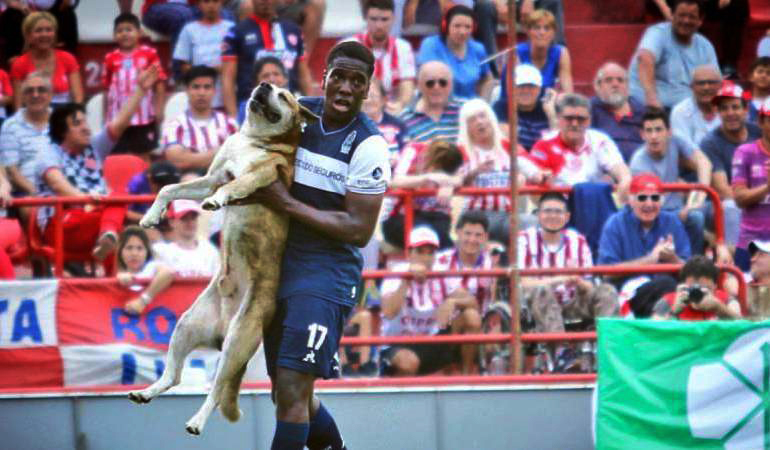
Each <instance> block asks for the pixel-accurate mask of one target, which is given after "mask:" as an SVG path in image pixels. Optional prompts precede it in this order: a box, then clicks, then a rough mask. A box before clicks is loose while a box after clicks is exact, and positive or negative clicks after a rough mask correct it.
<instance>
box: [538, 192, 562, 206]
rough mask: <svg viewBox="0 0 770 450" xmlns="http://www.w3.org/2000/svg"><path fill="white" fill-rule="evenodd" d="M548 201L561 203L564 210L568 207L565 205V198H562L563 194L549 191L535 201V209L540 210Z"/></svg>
mask: <svg viewBox="0 0 770 450" xmlns="http://www.w3.org/2000/svg"><path fill="white" fill-rule="evenodd" d="M550 200H555V201H557V202H561V203H562V204H563V205H564V207H565V208H567V207H568V206H569V204H568V203H567V198H566V197H565V196H564V194H562V193H560V192H554V191H550V192H546V193H545V194H543V195H541V196H540V199H539V200H538V201H537V208H538V209H540V207H542V206H543V203H545V202H547V201H550Z"/></svg>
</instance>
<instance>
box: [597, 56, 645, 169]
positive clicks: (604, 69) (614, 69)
mask: <svg viewBox="0 0 770 450" xmlns="http://www.w3.org/2000/svg"><path fill="white" fill-rule="evenodd" d="M594 92H596V97H593V98H591V127H592V128H595V129H597V130H600V131H603V132H605V133H607V135H608V136H609V137H611V138H612V140H613V141H614V142H615V144H616V145H617V146H618V150H620V153H621V154H622V155H623V160H624V161H625V162H626V163H628V162H629V161H631V156H632V155H633V154H634V151H636V149H637V148H639V146H641V145H642V144H643V143H644V141H643V140H642V135H641V130H642V114H644V105H642V104H641V103H640V102H639V101H637V100H636V99H635V98H633V97H629V95H628V72H626V69H624V68H623V67H621V66H620V65H619V64H618V63H614V62H608V63H604V64H603V65H602V66H601V67H599V70H598V71H597V72H596V77H595V78H594Z"/></svg>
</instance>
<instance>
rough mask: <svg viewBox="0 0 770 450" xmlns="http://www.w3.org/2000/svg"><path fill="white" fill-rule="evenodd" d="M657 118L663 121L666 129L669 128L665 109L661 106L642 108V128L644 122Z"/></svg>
mask: <svg viewBox="0 0 770 450" xmlns="http://www.w3.org/2000/svg"><path fill="white" fill-rule="evenodd" d="M658 119H660V120H662V121H663V124H664V125H665V126H666V129H668V128H670V126H669V121H668V114H666V111H665V110H664V109H663V108H658V107H655V106H649V107H647V109H645V110H644V114H642V128H644V123H645V122H651V121H653V120H658Z"/></svg>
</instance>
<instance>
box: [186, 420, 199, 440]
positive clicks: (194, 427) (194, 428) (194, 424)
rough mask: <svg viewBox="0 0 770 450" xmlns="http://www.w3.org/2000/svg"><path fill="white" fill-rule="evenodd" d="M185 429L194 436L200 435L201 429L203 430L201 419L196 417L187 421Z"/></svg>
mask: <svg viewBox="0 0 770 450" xmlns="http://www.w3.org/2000/svg"><path fill="white" fill-rule="evenodd" d="M184 429H185V430H187V432H188V433H190V434H192V435H193V436H200V435H201V431H203V424H202V423H199V421H198V420H196V418H195V417H194V418H192V419H190V420H189V421H187V423H186V424H184Z"/></svg>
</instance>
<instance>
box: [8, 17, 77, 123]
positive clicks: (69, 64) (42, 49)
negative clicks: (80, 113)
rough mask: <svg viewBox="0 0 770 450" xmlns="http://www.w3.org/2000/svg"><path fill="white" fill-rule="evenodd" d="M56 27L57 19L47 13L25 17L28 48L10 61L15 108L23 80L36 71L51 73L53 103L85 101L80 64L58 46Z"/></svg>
mask: <svg viewBox="0 0 770 450" xmlns="http://www.w3.org/2000/svg"><path fill="white" fill-rule="evenodd" d="M56 29H57V25H56V19H55V18H54V17H53V16H52V15H51V14H49V13H47V12H35V13H31V14H30V15H28V16H27V17H26V18H25V19H24V23H22V30H23V33H24V45H25V49H26V50H25V52H24V54H22V55H21V56H19V57H18V58H16V60H14V61H13V64H11V82H12V83H13V92H14V99H13V106H14V108H15V109H19V108H21V89H19V88H20V87H21V82H22V81H24V79H25V78H27V75H29V74H30V73H31V72H34V71H36V70H37V71H42V72H46V73H48V74H51V84H52V85H53V99H52V103H53V104H54V105H57V104H63V103H67V102H75V103H82V102H83V82H82V80H81V78H80V66H79V65H78V62H77V60H75V57H74V56H72V54H70V53H67V52H65V51H63V50H56V49H55V46H56Z"/></svg>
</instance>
